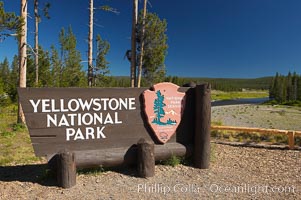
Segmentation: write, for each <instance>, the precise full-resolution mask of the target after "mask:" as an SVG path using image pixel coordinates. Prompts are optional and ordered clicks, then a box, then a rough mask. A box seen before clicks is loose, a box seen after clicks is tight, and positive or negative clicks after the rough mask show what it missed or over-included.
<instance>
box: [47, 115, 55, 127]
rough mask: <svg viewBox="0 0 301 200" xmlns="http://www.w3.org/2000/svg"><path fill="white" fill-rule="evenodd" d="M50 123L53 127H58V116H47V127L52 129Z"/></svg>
mask: <svg viewBox="0 0 301 200" xmlns="http://www.w3.org/2000/svg"><path fill="white" fill-rule="evenodd" d="M50 122H51V123H52V124H53V126H57V114H54V115H53V117H51V115H50V114H48V115H47V127H50Z"/></svg>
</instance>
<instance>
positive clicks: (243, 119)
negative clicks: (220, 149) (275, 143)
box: [212, 104, 301, 130]
mask: <svg viewBox="0 0 301 200" xmlns="http://www.w3.org/2000/svg"><path fill="white" fill-rule="evenodd" d="M212 122H214V123H218V124H222V125H226V126H242V127H257V128H272V129H284V130H301V108H299V107H290V106H272V105H251V104H241V105H227V106H213V107H212Z"/></svg>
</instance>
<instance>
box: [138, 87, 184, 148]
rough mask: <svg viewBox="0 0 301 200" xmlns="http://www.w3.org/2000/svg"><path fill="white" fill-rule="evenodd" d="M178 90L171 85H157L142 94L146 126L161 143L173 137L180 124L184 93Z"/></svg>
mask: <svg viewBox="0 0 301 200" xmlns="http://www.w3.org/2000/svg"><path fill="white" fill-rule="evenodd" d="M178 89H179V86H177V85H175V84H172V83H158V84H156V85H154V86H153V90H146V91H144V93H143V96H144V110H145V113H146V115H147V118H148V124H149V125H150V127H151V128H152V130H153V132H154V134H155V136H156V137H157V139H158V140H159V141H160V142H161V143H166V142H167V141H168V140H169V139H170V138H171V137H172V136H173V134H174V133H175V132H176V129H177V127H178V126H179V124H180V122H181V115H182V112H183V109H184V100H185V93H182V92H178Z"/></svg>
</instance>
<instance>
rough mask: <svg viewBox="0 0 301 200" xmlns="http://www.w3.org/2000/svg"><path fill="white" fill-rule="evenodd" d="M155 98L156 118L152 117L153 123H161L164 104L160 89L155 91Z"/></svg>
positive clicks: (163, 114)
mask: <svg viewBox="0 0 301 200" xmlns="http://www.w3.org/2000/svg"><path fill="white" fill-rule="evenodd" d="M156 94H157V99H155V101H154V113H155V114H156V118H155V119H154V121H153V123H155V124H163V123H162V122H161V118H163V117H164V116H165V111H164V109H163V108H164V107H165V106H166V104H165V103H164V95H162V94H161V91H160V90H158V91H157V92H156Z"/></svg>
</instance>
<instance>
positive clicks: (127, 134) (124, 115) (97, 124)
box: [18, 84, 211, 187]
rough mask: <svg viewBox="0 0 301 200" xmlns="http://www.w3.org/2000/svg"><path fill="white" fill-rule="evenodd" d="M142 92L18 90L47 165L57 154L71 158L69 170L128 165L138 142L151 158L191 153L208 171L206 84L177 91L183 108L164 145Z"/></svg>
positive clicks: (38, 150)
mask: <svg viewBox="0 0 301 200" xmlns="http://www.w3.org/2000/svg"><path fill="white" fill-rule="evenodd" d="M147 89H148V88H18V94H19V100H20V103H21V105H22V109H23V111H24V114H25V119H26V124H27V127H28V129H29V134H30V138H31V142H32V145H33V148H34V152H35V154H36V156H46V157H47V158H48V159H49V163H51V161H52V160H53V159H54V158H56V157H57V156H56V155H61V156H59V157H60V158H65V157H66V156H62V155H70V156H71V157H70V159H69V160H74V164H73V165H71V166H73V167H72V169H73V170H72V171H74V166H76V168H82V167H91V166H99V165H101V166H115V165H122V164H131V163H135V162H136V161H137V143H138V141H141V138H143V141H145V143H149V142H153V143H154V148H153V149H154V150H153V151H154V153H153V154H154V159H155V160H164V159H167V158H169V157H170V156H172V155H176V156H191V155H193V156H194V160H195V166H196V167H199V168H208V167H209V158H210V108H211V107H210V106H211V101H210V85H209V84H203V85H197V86H196V87H195V88H185V87H182V88H179V92H185V109H184V111H183V114H182V120H181V123H180V124H179V126H178V127H177V130H176V134H174V135H173V136H172V137H171V138H170V140H169V141H168V142H167V143H165V144H161V142H160V141H158V139H157V138H156V137H154V134H153V132H152V130H151V128H150V127H149V124H148V121H147V116H146V114H145V112H144V99H143V96H142V94H143V92H144V91H145V90H147ZM208 135H209V136H208ZM204 138H205V140H204ZM194 147H195V148H194ZM208 149H209V150H208ZM196 151H199V152H198V153H196ZM70 153H71V154H70ZM55 163H57V162H55ZM72 185H73V184H67V185H65V186H63V187H69V186H70V187H71V186H72Z"/></svg>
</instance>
